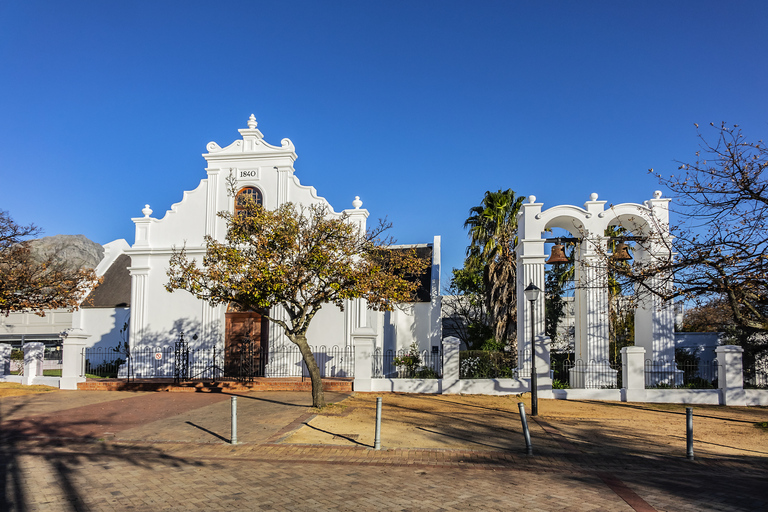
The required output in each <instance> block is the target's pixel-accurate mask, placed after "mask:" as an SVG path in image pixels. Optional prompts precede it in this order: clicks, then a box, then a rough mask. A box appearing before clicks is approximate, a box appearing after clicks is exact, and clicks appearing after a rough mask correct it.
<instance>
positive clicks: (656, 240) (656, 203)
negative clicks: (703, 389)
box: [516, 191, 674, 387]
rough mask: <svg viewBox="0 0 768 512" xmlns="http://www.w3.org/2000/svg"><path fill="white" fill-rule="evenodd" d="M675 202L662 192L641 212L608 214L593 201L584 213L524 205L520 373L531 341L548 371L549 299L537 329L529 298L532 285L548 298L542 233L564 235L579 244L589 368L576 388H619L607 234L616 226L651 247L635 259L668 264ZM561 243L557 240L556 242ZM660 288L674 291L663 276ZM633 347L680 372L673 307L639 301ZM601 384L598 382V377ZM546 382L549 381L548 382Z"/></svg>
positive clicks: (581, 346)
mask: <svg viewBox="0 0 768 512" xmlns="http://www.w3.org/2000/svg"><path fill="white" fill-rule="evenodd" d="M669 201H670V200H669V199H663V198H661V192H658V191H657V192H656V193H655V194H654V197H653V199H650V200H648V201H645V202H644V203H643V204H633V203H624V204H620V205H617V206H611V207H608V208H606V201H599V200H598V195H597V194H594V193H593V194H592V195H591V196H590V200H589V201H587V202H586V203H585V204H584V207H583V208H582V207H578V206H572V205H561V206H554V207H552V208H549V209H547V210H544V211H542V206H543V204H542V203H537V202H536V197H535V196H530V197H529V198H528V202H527V203H525V204H523V206H522V208H521V212H520V214H519V219H518V233H517V235H518V244H517V247H516V253H517V268H518V272H517V294H518V301H517V303H518V308H519V311H518V315H517V319H518V320H517V321H518V329H517V332H518V361H520V362H521V363H520V365H519V367H520V368H530V360H531V341H530V340H531V337H532V335H533V336H534V337H535V338H536V339H537V340H538V341H537V343H536V353H537V357H540V358H541V363H539V364H537V367H540V368H541V367H545V366H548V363H549V361H548V359H549V358H548V354H549V352H548V350H544V349H543V348H542V347H543V346H544V345H547V346H548V342H549V339H548V338H547V337H546V335H545V328H544V327H545V323H544V322H545V318H544V315H545V303H544V302H545V301H544V299H543V296H542V297H541V298H540V299H539V300H537V301H536V302H535V303H533V308H534V321H533V323H532V322H531V313H530V310H531V303H529V302H528V301H526V300H525V296H524V294H523V290H524V289H525V288H526V287H527V286H528V285H529V283H533V284H534V285H536V286H537V287H538V288H539V289H541V290H544V272H545V264H546V257H547V256H546V254H545V245H544V244H545V239H544V238H543V233H544V232H545V231H547V230H550V229H554V228H559V229H563V230H565V231H567V232H568V233H570V234H571V235H572V237H573V238H576V239H578V241H577V243H576V247H575V250H574V252H575V258H574V259H575V269H574V280H575V283H574V284H575V293H574V310H575V313H576V318H575V329H576V331H575V338H576V339H575V352H576V354H575V357H576V359H580V360H581V361H583V362H584V363H585V364H586V366H585V368H584V372H583V374H582V375H578V372H574V371H572V372H571V386H572V387H615V386H616V384H617V382H616V371H615V370H611V369H610V367H609V366H608V359H609V321H610V313H609V298H608V279H607V274H608V272H607V263H606V260H605V257H606V255H607V254H608V249H609V247H608V242H609V238H608V237H606V236H605V231H606V229H607V228H608V227H610V226H621V227H623V228H625V229H627V230H628V232H629V233H631V234H632V235H635V236H638V237H644V238H645V239H647V241H644V242H642V243H641V242H638V243H636V248H637V250H636V251H635V258H636V260H638V261H645V260H648V259H651V258H656V257H668V256H669V254H670V252H669V243H668V242H669V241H670V240H671V237H670V235H669V206H668V205H669ZM554 238H557V237H554ZM656 285H658V286H671V280H666V281H665V280H664V276H660V278H659V281H658V282H657V283H656ZM635 345H636V346H642V347H644V348H645V353H646V359H651V360H654V361H665V362H667V363H668V364H671V365H674V310H673V305H672V304H671V303H668V302H664V301H662V300H661V299H659V298H658V297H656V296H652V295H651V294H647V293H646V294H645V295H643V296H639V297H638V304H637V309H636V321H635ZM595 376H596V377H595ZM545 378H546V380H545V379H541V377H540V382H542V384H543V383H544V382H546V381H548V375H547V376H545Z"/></svg>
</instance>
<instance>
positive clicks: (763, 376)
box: [744, 359, 768, 389]
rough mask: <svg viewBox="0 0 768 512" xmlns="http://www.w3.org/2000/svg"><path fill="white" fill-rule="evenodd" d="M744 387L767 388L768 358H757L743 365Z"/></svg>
mask: <svg viewBox="0 0 768 512" xmlns="http://www.w3.org/2000/svg"><path fill="white" fill-rule="evenodd" d="M744 387H745V388H747V389H768V359H763V360H758V361H755V363H754V364H752V365H750V366H745V367H744Z"/></svg>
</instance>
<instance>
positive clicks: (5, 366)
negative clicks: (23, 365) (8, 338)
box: [0, 343, 11, 377]
mask: <svg viewBox="0 0 768 512" xmlns="http://www.w3.org/2000/svg"><path fill="white" fill-rule="evenodd" d="M10 374H11V345H9V344H8V343H0V377H5V376H6V375H10Z"/></svg>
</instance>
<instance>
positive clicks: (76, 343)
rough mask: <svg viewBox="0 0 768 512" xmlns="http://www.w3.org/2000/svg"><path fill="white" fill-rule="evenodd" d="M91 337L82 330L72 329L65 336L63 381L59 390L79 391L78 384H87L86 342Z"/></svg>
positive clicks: (62, 364)
mask: <svg viewBox="0 0 768 512" xmlns="http://www.w3.org/2000/svg"><path fill="white" fill-rule="evenodd" d="M90 337H91V335H90V334H88V333H86V332H85V331H83V330H82V329H72V330H70V331H68V332H67V333H66V336H63V341H62V354H61V379H60V380H59V388H61V389H77V383H78V382H85V368H84V366H85V355H84V354H83V350H84V349H85V342H86V340H87V339H88V338H90Z"/></svg>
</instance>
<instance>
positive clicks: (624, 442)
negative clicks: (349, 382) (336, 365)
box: [283, 393, 768, 457]
mask: <svg viewBox="0 0 768 512" xmlns="http://www.w3.org/2000/svg"><path fill="white" fill-rule="evenodd" d="M377 396H381V397H382V404H383V405H382V433H381V443H382V447H385V448H449V449H472V450H499V449H501V450H519V448H520V446H521V443H523V442H524V441H523V437H522V427H521V421H520V415H519V412H518V410H519V409H518V402H523V403H524V404H525V408H526V411H527V414H528V415H529V416H528V420H529V421H528V422H529V425H530V430H531V435H532V436H533V438H534V440H533V441H534V445H538V446H544V445H548V446H552V445H553V444H558V445H560V447H561V448H562V446H563V445H565V446H566V447H569V448H571V449H575V450H577V451H581V452H595V453H600V452H601V451H611V450H624V451H625V452H626V453H629V452H637V453H647V454H657V455H668V454H670V453H677V454H679V453H680V451H681V450H682V451H683V453H684V450H685V446H686V430H685V423H686V416H685V409H686V406H685V405H678V404H639V403H623V402H596V401H573V400H542V399H540V400H539V416H538V417H537V418H536V419H534V418H531V417H530V411H531V407H530V395H529V394H525V395H521V396H478V395H471V396H470V395H459V396H450V395H442V396H440V395H408V394H398V393H377V394H371V393H357V394H355V395H353V396H351V397H349V398H347V399H345V400H343V401H342V402H339V403H338V404H334V405H333V406H331V407H329V408H327V410H323V411H319V412H317V411H315V412H317V414H316V415H315V416H314V417H313V418H311V419H310V420H309V421H307V422H305V424H304V426H302V427H301V428H300V429H298V430H297V431H295V432H294V433H293V434H292V435H290V436H289V437H287V438H286V439H285V440H284V441H283V442H287V443H301V444H334V445H355V444H357V445H364V446H372V445H373V442H374V430H375V428H374V425H375V414H376V412H375V411H376V397H377ZM692 407H693V411H694V442H695V447H696V452H697V455H706V454H712V455H715V454H717V455H719V456H737V455H739V456H740V455H750V456H754V457H768V428H766V427H768V423H765V422H768V408H765V407H723V406H704V405H695V406H692ZM761 425H762V426H761ZM552 433H555V434H556V435H554V436H553V435H552Z"/></svg>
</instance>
